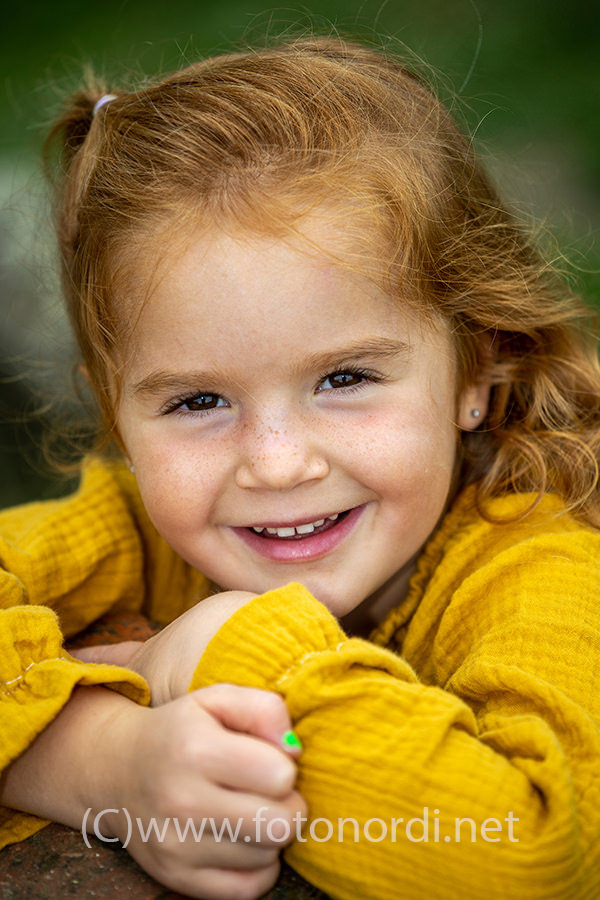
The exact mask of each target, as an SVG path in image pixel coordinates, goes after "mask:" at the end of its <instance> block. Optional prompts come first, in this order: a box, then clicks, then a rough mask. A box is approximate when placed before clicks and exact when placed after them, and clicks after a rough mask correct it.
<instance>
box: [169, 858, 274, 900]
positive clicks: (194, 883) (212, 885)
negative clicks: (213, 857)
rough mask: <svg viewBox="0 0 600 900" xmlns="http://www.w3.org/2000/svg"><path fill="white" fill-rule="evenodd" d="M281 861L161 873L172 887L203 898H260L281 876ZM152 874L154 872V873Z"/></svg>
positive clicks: (215, 899) (208, 899)
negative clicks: (244, 867) (259, 865)
mask: <svg viewBox="0 0 600 900" xmlns="http://www.w3.org/2000/svg"><path fill="white" fill-rule="evenodd" d="M280 868H281V865H280V863H279V861H277V862H275V863H273V864H272V865H270V866H267V867H266V868H259V869H252V870H247V871H236V870H235V869H217V868H202V869H197V870H195V871H194V872H192V873H190V872H189V871H187V872H181V871H175V872H173V873H169V874H170V875H171V877H168V876H164V875H163V876H162V877H160V876H158V877H159V880H161V881H162V882H163V883H164V884H166V885H168V887H170V888H172V889H174V890H176V891H179V892H181V893H184V894H185V895H186V896H187V897H197V898H200V900H231V898H232V897H235V898H236V900H258V898H259V897H262V896H263V895H264V894H266V893H267V891H268V890H270V888H272V887H273V885H274V884H275V882H276V881H277V878H278V876H279V871H280ZM151 874H152V873H151Z"/></svg>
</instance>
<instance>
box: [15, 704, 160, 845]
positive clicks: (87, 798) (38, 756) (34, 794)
mask: <svg viewBox="0 0 600 900" xmlns="http://www.w3.org/2000/svg"><path fill="white" fill-rule="evenodd" d="M144 712H147V710H145V709H143V708H142V707H138V706H137V705H136V704H135V703H132V701H131V700H128V699H127V698H126V697H123V696H122V695H121V694H118V693H116V692H115V691H111V690H108V689H106V688H103V687H85V688H76V689H75V690H74V692H73V694H72V697H71V699H70V700H69V702H68V703H67V704H66V705H65V707H64V708H63V709H62V711H61V712H60V713H59V715H58V716H57V717H56V718H55V719H54V720H53V721H52V722H51V723H50V724H49V725H48V726H47V727H46V728H45V729H44V731H43V732H42V733H41V734H40V735H39V736H38V737H37V738H36V739H35V741H33V743H32V744H31V745H30V747H29V748H28V749H27V750H26V751H25V752H24V753H22V754H21V755H20V756H19V757H18V758H17V759H16V760H15V761H14V762H13V763H11V765H10V766H8V768H7V769H6V770H5V772H4V775H3V778H2V780H1V781H0V804H1V805H3V806H8V807H10V808H12V809H18V810H20V811H22V812H28V813H32V814H33V815H37V816H40V817H41V818H45V819H52V820H54V821H57V822H62V823H63V824H65V825H70V826H72V827H73V828H81V823H82V820H83V816H84V813H85V811H86V809H88V808H89V807H92V808H94V809H95V808H96V807H98V806H100V807H109V806H111V805H114V800H115V797H114V796H113V795H114V794H116V791H115V786H114V784H113V783H112V780H111V778H110V777H109V776H110V773H109V772H107V771H106V760H107V759H110V758H112V757H114V755H115V753H117V752H118V751H117V750H116V748H115V746H114V735H115V733H116V732H117V731H118V730H121V731H122V730H123V729H124V728H126V727H127V722H128V720H129V719H130V718H131V715H132V713H136V714H142V713H144Z"/></svg>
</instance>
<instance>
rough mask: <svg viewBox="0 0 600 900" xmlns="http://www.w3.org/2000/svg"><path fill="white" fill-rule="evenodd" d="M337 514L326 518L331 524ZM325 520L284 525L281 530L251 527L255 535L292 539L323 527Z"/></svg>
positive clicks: (260, 526)
mask: <svg viewBox="0 0 600 900" xmlns="http://www.w3.org/2000/svg"><path fill="white" fill-rule="evenodd" d="M338 516H339V513H334V515H333V516H328V517H327V518H328V519H330V520H331V521H332V522H333V521H335V520H336V519H337V517H338ZM324 524H325V519H316V521H314V522H306V524H304V525H296V526H294V525H284V526H282V527H281V528H265V526H264V525H253V526H252V530H253V531H256V532H257V534H260V533H261V531H266V532H267V534H276V535H277V537H292V535H294V534H311V532H313V531H314V530H315V528H318V527H319V525H324Z"/></svg>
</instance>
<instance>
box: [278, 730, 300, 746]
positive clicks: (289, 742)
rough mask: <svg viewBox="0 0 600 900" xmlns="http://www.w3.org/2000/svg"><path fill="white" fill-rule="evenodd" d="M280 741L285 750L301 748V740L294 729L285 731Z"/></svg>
mask: <svg viewBox="0 0 600 900" xmlns="http://www.w3.org/2000/svg"><path fill="white" fill-rule="evenodd" d="M281 743H282V744H283V746H284V747H285V749H286V750H302V741H301V740H300V738H299V737H298V735H297V734H296V732H295V731H286V732H285V734H284V735H282V737H281Z"/></svg>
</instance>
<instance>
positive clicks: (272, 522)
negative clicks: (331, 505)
mask: <svg viewBox="0 0 600 900" xmlns="http://www.w3.org/2000/svg"><path fill="white" fill-rule="evenodd" d="M352 508H353V507H348V506H345V507H344V508H343V509H336V510H333V512H328V513H316V514H313V513H310V515H308V516H298V518H296V519H287V520H285V521H282V520H281V519H268V520H267V521H264V522H252V523H251V524H250V525H245V526H242V527H244V528H296V527H297V526H298V525H308V524H309V523H310V522H318V521H319V519H328V518H329V517H330V516H339V515H340V514H341V513H343V512H348V510H349V509H352Z"/></svg>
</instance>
